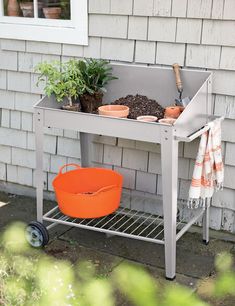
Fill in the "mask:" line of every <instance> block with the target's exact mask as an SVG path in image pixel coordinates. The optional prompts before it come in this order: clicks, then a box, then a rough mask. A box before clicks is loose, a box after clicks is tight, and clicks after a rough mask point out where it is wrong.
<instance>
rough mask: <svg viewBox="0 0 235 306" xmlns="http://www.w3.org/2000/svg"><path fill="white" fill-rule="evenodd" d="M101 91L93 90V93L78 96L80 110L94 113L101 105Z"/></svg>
mask: <svg viewBox="0 0 235 306" xmlns="http://www.w3.org/2000/svg"><path fill="white" fill-rule="evenodd" d="M102 99H103V93H102V92H95V93H94V94H93V95H89V94H83V95H82V96H80V102H81V106H82V111H83V112H84V113H96V112H97V110H98V108H99V107H100V106H101V105H102Z"/></svg>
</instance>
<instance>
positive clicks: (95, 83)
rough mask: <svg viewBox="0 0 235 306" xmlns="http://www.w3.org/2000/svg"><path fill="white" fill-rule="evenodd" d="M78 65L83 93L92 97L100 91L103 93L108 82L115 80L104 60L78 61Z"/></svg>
mask: <svg viewBox="0 0 235 306" xmlns="http://www.w3.org/2000/svg"><path fill="white" fill-rule="evenodd" d="M78 65H79V68H80V71H81V74H82V78H83V81H84V83H85V86H86V90H85V92H84V93H88V94H90V95H92V94H94V93H95V92H98V91H100V90H101V91H104V92H105V91H106V90H105V86H106V85H107V84H108V82H109V81H111V80H114V79H117V78H116V77H114V76H113V75H112V68H111V67H110V66H108V62H107V61H105V60H97V59H85V60H80V61H79V63H78Z"/></svg>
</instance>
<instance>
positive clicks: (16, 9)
mask: <svg viewBox="0 0 235 306" xmlns="http://www.w3.org/2000/svg"><path fill="white" fill-rule="evenodd" d="M7 16H14V17H17V16H20V6H19V3H18V1H17V0H8V4H7Z"/></svg>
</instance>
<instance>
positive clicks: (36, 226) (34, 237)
mask: <svg viewBox="0 0 235 306" xmlns="http://www.w3.org/2000/svg"><path fill="white" fill-rule="evenodd" d="M25 235H26V240H27V242H28V243H29V244H30V245H31V246H32V247H34V248H42V247H44V246H45V245H46V244H48V242H49V234H48V231H47V229H46V227H45V226H44V225H43V224H42V223H40V222H38V221H32V222H30V223H29V224H28V225H27V227H26V229H25Z"/></svg>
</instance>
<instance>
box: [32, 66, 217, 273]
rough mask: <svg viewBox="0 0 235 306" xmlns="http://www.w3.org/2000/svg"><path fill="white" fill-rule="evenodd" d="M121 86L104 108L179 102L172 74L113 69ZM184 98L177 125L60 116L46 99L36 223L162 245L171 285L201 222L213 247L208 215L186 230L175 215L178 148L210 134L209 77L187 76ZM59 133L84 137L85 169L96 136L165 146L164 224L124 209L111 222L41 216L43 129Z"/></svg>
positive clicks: (41, 109)
mask: <svg viewBox="0 0 235 306" xmlns="http://www.w3.org/2000/svg"><path fill="white" fill-rule="evenodd" d="M113 72H114V75H116V76H118V78H119V79H118V80H115V81H113V82H111V83H110V85H109V87H108V88H107V89H108V93H107V94H106V95H105V97H104V100H105V102H106V103H109V102H110V101H113V100H115V99H116V98H120V97H123V96H125V95H127V94H133V95H135V94H142V95H147V96H148V97H149V98H154V99H156V100H157V101H158V102H159V103H160V104H161V105H162V106H164V107H165V106H168V105H173V104H174V102H175V100H174V99H175V97H176V96H177V92H176V86H175V81H174V75H173V72H172V69H170V68H159V67H143V66H136V65H113ZM182 79H183V82H184V84H185V91H184V95H185V96H190V97H191V101H190V103H189V104H188V105H187V107H186V108H185V110H184V111H183V113H182V114H181V115H180V117H179V118H178V119H177V120H176V122H175V124H174V125H166V124H160V123H146V122H138V121H137V120H130V119H118V118H109V117H105V116H99V115H94V114H85V113H80V112H72V111H64V110H61V109H60V107H61V105H60V104H59V103H57V102H56V101H55V99H54V98H53V97H51V98H50V99H49V98H47V97H45V98H43V99H42V100H41V101H39V102H38V103H37V104H36V105H35V116H34V120H35V134H36V180H37V181H36V186H37V221H39V222H43V221H47V222H51V223H52V224H50V225H49V226H48V229H49V228H51V227H53V226H54V225H56V224H65V225H69V226H75V227H81V228H87V229H90V230H94V231H100V232H105V233H108V234H114V235H119V236H124V237H129V238H134V239H140V240H144V241H149V242H154V243H160V244H164V248H165V270H166V277H167V278H168V279H174V277H175V273H176V242H177V240H178V239H179V238H180V237H181V236H182V235H183V234H184V233H185V232H186V231H187V230H188V229H189V227H190V226H191V225H192V224H193V223H195V222H196V221H197V220H198V219H199V218H200V217H203V239H204V240H205V242H206V243H208V241H209V231H208V228H209V209H207V210H205V211H203V210H197V211H196V212H195V215H194V217H192V219H191V220H190V221H188V222H187V223H185V224H184V222H183V221H184V220H179V215H178V213H177V211H178V210H177V197H178V184H177V182H178V146H179V142H180V141H185V142H190V141H192V140H193V139H195V138H196V137H199V136H200V135H201V134H202V133H203V132H204V131H205V130H206V129H207V127H206V124H207V123H208V121H209V120H210V119H209V116H210V115H211V113H212V109H211V73H210V72H203V71H194V70H192V71H191V70H183V71H182ZM45 126H46V127H57V128H62V129H68V130H69V129H70V130H76V131H79V132H80V144H81V163H82V166H83V167H88V166H92V163H91V150H92V134H98V135H104V136H112V137H121V138H126V139H134V140H141V141H146V142H152V143H160V144H161V157H162V158H161V166H162V192H163V197H162V199H163V215H164V218H163V219H162V217H159V216H153V215H150V214H147V213H144V212H143V213H140V212H137V211H133V210H128V209H126V208H120V209H119V210H118V211H117V212H116V213H115V214H112V215H110V216H107V217H103V218H99V219H92V220H84V219H83V220H81V219H73V218H72V219H71V218H70V217H68V216H64V215H63V214H61V213H60V212H59V210H58V208H55V209H54V210H52V211H50V212H48V213H46V214H45V215H43V139H44V137H43V134H44V127H45Z"/></svg>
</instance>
